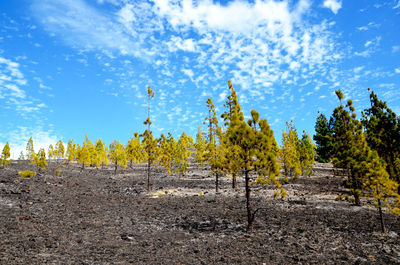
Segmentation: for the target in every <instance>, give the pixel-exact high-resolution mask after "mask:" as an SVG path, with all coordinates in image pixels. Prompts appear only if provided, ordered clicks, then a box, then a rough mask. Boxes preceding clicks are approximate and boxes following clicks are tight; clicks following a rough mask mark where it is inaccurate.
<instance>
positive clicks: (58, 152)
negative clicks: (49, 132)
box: [54, 140, 65, 160]
mask: <svg viewBox="0 0 400 265" xmlns="http://www.w3.org/2000/svg"><path fill="white" fill-rule="evenodd" d="M54 157H55V158H56V159H57V160H61V159H64V157H65V148H64V144H63V142H62V141H61V140H58V142H57V143H56V147H55V148H54Z"/></svg>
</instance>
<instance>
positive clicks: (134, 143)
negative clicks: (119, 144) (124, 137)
mask: <svg viewBox="0 0 400 265" xmlns="http://www.w3.org/2000/svg"><path fill="white" fill-rule="evenodd" d="M126 155H127V157H128V160H129V162H130V167H131V168H132V164H133V163H142V162H143V161H144V157H145V154H144V150H143V146H142V143H141V141H140V136H139V134H138V133H136V132H135V133H134V134H133V138H132V137H131V138H130V139H129V141H128V144H127V145H126Z"/></svg>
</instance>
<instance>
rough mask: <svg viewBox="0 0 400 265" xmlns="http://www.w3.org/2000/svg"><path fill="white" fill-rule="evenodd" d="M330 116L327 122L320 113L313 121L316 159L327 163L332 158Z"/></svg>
mask: <svg viewBox="0 0 400 265" xmlns="http://www.w3.org/2000/svg"><path fill="white" fill-rule="evenodd" d="M331 122H332V118H331V120H330V122H328V120H327V118H326V116H325V115H324V114H323V113H321V114H320V115H319V116H318V117H317V121H316V123H315V135H314V137H313V139H314V141H315V143H316V144H317V155H318V161H319V162H322V163H327V162H329V161H330V160H331V158H332V134H333V132H332V124H331Z"/></svg>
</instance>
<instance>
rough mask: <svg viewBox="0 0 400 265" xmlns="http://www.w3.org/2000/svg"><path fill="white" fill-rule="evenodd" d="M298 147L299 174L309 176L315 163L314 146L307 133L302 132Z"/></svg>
mask: <svg viewBox="0 0 400 265" xmlns="http://www.w3.org/2000/svg"><path fill="white" fill-rule="evenodd" d="M298 147H299V150H298V154H299V159H300V168H301V173H302V175H307V176H311V174H312V173H313V164H314V162H315V146H314V143H313V141H312V140H311V136H310V134H309V133H308V132H306V131H303V135H302V138H301V140H300V142H299V145H298Z"/></svg>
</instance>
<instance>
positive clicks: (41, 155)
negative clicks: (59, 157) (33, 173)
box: [33, 148, 47, 171]
mask: <svg viewBox="0 0 400 265" xmlns="http://www.w3.org/2000/svg"><path fill="white" fill-rule="evenodd" d="M33 160H34V163H35V165H36V167H37V168H38V170H39V171H41V170H42V171H45V170H46V167H47V161H46V152H45V151H44V149H43V148H40V149H39V152H38V153H37V155H35V156H34V157H33Z"/></svg>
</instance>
